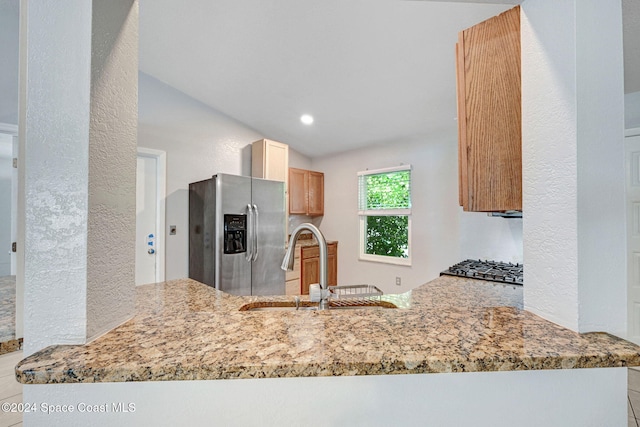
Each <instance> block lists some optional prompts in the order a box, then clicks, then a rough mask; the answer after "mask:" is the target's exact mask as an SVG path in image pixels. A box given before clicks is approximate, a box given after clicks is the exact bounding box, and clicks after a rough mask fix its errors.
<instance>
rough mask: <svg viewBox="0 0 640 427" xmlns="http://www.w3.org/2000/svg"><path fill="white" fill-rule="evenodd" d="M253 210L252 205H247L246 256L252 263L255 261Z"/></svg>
mask: <svg viewBox="0 0 640 427" xmlns="http://www.w3.org/2000/svg"><path fill="white" fill-rule="evenodd" d="M253 233H254V230H253V208H252V207H251V205H250V204H248V205H247V252H246V254H245V260H246V261H247V262H251V260H252V259H253Z"/></svg>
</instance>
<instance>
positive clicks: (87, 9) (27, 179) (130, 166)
mask: <svg viewBox="0 0 640 427" xmlns="http://www.w3.org/2000/svg"><path fill="white" fill-rule="evenodd" d="M94 3H96V9H95V11H94V9H93V7H92V6H93V5H92V3H91V2H86V1H69V2H65V3H64V4H60V3H58V2H56V1H42V2H23V3H22V5H23V6H24V9H23V10H21V14H22V13H24V15H23V17H24V18H27V19H26V20H25V21H24V22H27V23H28V24H27V25H26V27H22V30H21V31H24V32H23V33H22V34H23V35H24V36H25V37H24V38H22V39H23V41H24V42H25V43H28V47H27V49H26V51H25V50H23V52H26V58H25V60H26V64H25V65H26V67H24V68H23V67H21V73H22V74H21V79H20V81H21V88H20V91H21V94H20V96H21V99H25V100H26V102H25V103H24V104H21V106H20V108H21V111H20V128H21V129H23V130H24V132H22V133H21V135H20V138H21V146H22V148H21V150H23V151H21V153H24V156H21V158H22V159H24V164H26V165H27V167H26V168H24V171H23V175H22V176H24V181H23V182H24V201H25V210H24V212H25V220H24V224H22V225H21V227H22V230H21V231H20V233H23V235H24V248H25V261H24V276H25V282H24V283H25V287H24V292H25V295H27V296H28V297H27V298H25V303H24V313H25V319H24V338H25V339H24V342H25V354H30V353H32V352H34V351H36V350H39V349H41V348H43V347H46V346H48V345H51V344H83V343H84V342H86V340H87V339H89V338H91V337H92V336H93V335H95V334H99V333H100V332H102V331H105V330H107V329H110V328H112V327H113V326H115V325H116V324H118V323H120V322H122V321H124V320H126V319H127V318H128V317H130V315H131V314H132V312H133V309H134V304H135V301H134V300H135V299H134V298H133V293H134V277H133V273H134V271H133V258H134V246H133V238H134V237H133V234H134V229H135V152H136V140H135V137H136V122H137V120H136V115H135V112H136V110H137V93H136V86H137V78H136V77H137V56H138V55H137V25H138V19H137V10H138V9H137V1H136V0H118V1H110V2H94ZM94 12H95V13H94ZM129 14H130V15H129ZM94 37H95V38H97V39H94ZM116 85H117V86H116ZM89 106H91V108H89Z"/></svg>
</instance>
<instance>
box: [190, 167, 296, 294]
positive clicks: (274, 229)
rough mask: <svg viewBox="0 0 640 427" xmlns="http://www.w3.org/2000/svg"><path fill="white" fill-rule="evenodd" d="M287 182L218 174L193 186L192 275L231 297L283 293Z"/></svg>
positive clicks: (191, 225)
mask: <svg viewBox="0 0 640 427" xmlns="http://www.w3.org/2000/svg"><path fill="white" fill-rule="evenodd" d="M285 221H286V219H285V189H284V183H283V182H278V181H268V180H265V179H260V178H251V177H246V176H235V175H227V174H217V175H215V176H213V178H211V179H207V180H205V181H200V182H194V183H192V184H189V277H190V278H192V279H194V280H197V281H199V282H202V283H206V284H207V285H210V286H214V287H215V288H216V289H219V290H221V291H224V292H228V293H230V294H233V295H284V293H285V275H284V271H282V269H280V264H281V263H282V259H283V257H284V252H285V240H286V235H285V233H286V232H285V229H286V228H285Z"/></svg>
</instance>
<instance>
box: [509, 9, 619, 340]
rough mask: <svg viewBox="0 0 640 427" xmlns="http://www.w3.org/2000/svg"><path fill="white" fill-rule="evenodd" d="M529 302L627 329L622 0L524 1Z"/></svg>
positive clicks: (577, 321)
mask: <svg viewBox="0 0 640 427" xmlns="http://www.w3.org/2000/svg"><path fill="white" fill-rule="evenodd" d="M522 12H523V13H522V101H523V105H522V115H523V126H522V135H523V206H524V211H525V214H526V216H525V221H524V229H523V234H524V242H525V245H524V260H525V264H526V265H525V283H526V286H525V287H524V303H525V308H526V309H527V310H530V311H532V312H534V313H537V314H540V315H541V316H542V317H544V318H546V319H549V320H552V321H554V322H556V323H559V324H561V325H563V326H566V327H568V328H570V329H573V330H577V331H580V332H587V331H593V330H598V331H608V332H611V333H614V334H616V335H619V336H624V335H625V334H626V313H625V307H626V293H627V291H626V273H625V272H626V268H625V258H626V257H625V253H626V248H625V217H624V215H625V214H624V212H625V203H624V150H623V147H624V146H623V140H624V138H623V128H624V123H623V115H624V112H623V81H622V79H623V70H622V31H621V27H622V13H621V9H620V2H617V3H616V2H606V4H605V3H604V2H582V1H579V0H563V1H557V0H526V1H525V2H524V3H523V4H522Z"/></svg>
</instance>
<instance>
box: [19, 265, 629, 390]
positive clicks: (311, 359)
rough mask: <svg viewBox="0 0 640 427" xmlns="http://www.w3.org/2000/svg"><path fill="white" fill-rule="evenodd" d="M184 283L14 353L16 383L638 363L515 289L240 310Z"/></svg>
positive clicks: (449, 285) (481, 284)
mask: <svg viewBox="0 0 640 427" xmlns="http://www.w3.org/2000/svg"><path fill="white" fill-rule="evenodd" d="M264 299H269V300H291V297H284V296H283V297H270V298H265V297H237V296H232V295H228V294H225V293H223V292H220V291H216V290H215V289H213V288H211V287H209V286H206V285H203V284H201V283H198V282H196V281H193V280H190V279H183V280H175V281H171V282H165V283H159V284H152V285H144V286H139V287H138V288H137V299H136V310H137V313H136V315H135V317H134V318H133V319H131V320H130V321H128V322H126V323H124V324H123V325H121V326H119V327H117V328H115V329H113V330H112V331H110V332H109V333H107V334H105V335H103V336H101V337H100V338H98V339H96V340H95V341H93V342H91V343H89V344H86V345H74V346H69V345H65V346H62V345H60V346H51V347H47V348H45V349H43V350H41V351H39V352H37V353H35V354H33V355H31V356H29V357H27V358H26V359H24V360H22V361H21V362H20V363H19V364H18V365H17V367H16V377H17V379H18V381H20V382H21V383H24V384H42V383H78V382H118V381H164V380H205V379H231V378H280V377H307V376H341V375H386V374H415V373H438V372H478V371H512V370H532V369H564V368H593V367H619V366H638V365H640V347H637V346H635V345H634V344H632V343H629V342H627V341H624V340H621V339H619V338H616V337H614V336H611V335H609V334H605V333H589V334H578V333H575V332H572V331H570V330H567V329H565V328H563V327H561V326H558V325H556V324H554V323H551V322H549V321H546V320H544V319H542V318H540V317H538V316H536V315H534V314H532V313H530V312H527V311H524V310H523V309H522V288H521V287H516V286H510V285H506V286H505V285H501V284H494V283H491V282H485V281H479V280H475V279H467V278H459V277H450V276H442V277H439V278H437V279H435V280H433V281H431V282H429V283H427V284H425V285H422V286H420V287H419V288H416V289H414V290H412V291H410V292H407V293H406V294H401V295H397V296H393V295H385V299H387V300H389V301H393V302H395V303H396V304H398V305H399V306H401V307H403V308H398V309H388V308H367V309H350V310H328V311H321V312H318V311H309V310H307V311H297V312H296V311H293V312H290V311H270V312H264V311H262V312H260V311H254V312H251V311H244V312H240V311H238V309H239V308H240V307H241V306H242V305H244V304H246V303H249V302H255V301H258V300H264Z"/></svg>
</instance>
